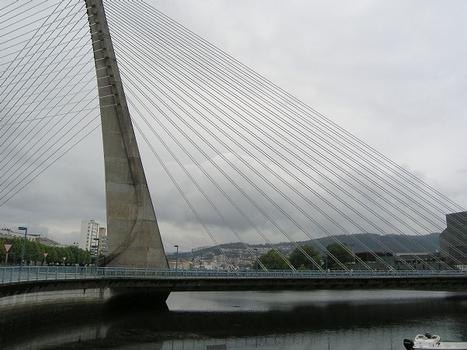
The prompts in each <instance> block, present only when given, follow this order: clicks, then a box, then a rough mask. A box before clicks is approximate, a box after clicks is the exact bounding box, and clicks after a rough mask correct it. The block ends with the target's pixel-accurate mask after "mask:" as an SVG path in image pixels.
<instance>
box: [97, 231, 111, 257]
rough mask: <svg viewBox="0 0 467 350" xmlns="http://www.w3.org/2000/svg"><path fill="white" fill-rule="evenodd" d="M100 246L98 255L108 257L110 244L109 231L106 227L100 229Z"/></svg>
mask: <svg viewBox="0 0 467 350" xmlns="http://www.w3.org/2000/svg"><path fill="white" fill-rule="evenodd" d="M98 235H99V237H98V238H99V245H98V255H99V256H101V255H104V256H107V255H108V254H109V243H108V241H107V230H106V229H105V227H99V234H98Z"/></svg>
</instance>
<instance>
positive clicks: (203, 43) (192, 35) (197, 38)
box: [112, 2, 461, 208]
mask: <svg viewBox="0 0 467 350" xmlns="http://www.w3.org/2000/svg"><path fill="white" fill-rule="evenodd" d="M112 5H116V4H115V3H112ZM143 5H146V8H147V9H148V10H149V11H150V12H152V13H153V14H156V17H159V16H162V17H163V18H164V19H165V20H166V21H168V22H170V23H174V24H175V25H174V24H170V25H171V26H172V28H174V30H175V31H178V32H181V33H182V35H186V33H188V34H189V37H190V40H189V41H188V42H189V43H190V44H191V45H193V43H194V42H196V43H198V44H200V45H197V46H196V47H197V48H198V49H199V48H200V47H204V46H207V47H210V48H212V49H214V51H218V52H220V53H221V55H224V57H227V58H224V57H222V56H220V55H219V54H216V53H215V52H213V53H212V54H213V55H215V56H217V57H219V58H220V59H221V60H224V61H227V60H228V61H231V62H233V63H234V64H235V65H237V67H238V69H237V70H236V71H237V72H238V71H239V70H241V71H243V72H245V70H246V73H245V74H246V75H247V76H249V77H250V79H252V78H251V76H250V74H249V73H251V74H252V75H253V76H256V77H258V78H259V79H260V80H263V81H266V83H269V84H270V85H272V86H273V87H274V88H275V89H276V90H279V92H281V93H283V94H285V95H286V96H288V97H289V99H292V104H293V105H295V104H294V101H295V103H299V104H302V105H304V106H305V108H308V109H310V110H311V111H312V113H315V114H318V115H319V116H321V117H322V118H324V119H327V120H328V118H326V117H325V116H323V115H321V114H320V113H319V112H317V111H315V110H313V109H312V108H311V107H309V106H307V105H305V104H304V103H303V102H301V101H299V100H298V99H296V98H295V97H294V96H292V95H290V94H289V93H287V92H286V91H284V90H283V89H281V88H280V87H278V86H276V85H275V84H273V83H272V82H270V81H269V80H267V79H266V78H265V77H263V76H261V75H260V74H258V73H256V72H255V71H253V70H252V69H251V68H249V67H247V66H246V65H244V64H243V63H241V62H239V61H238V60H236V59H235V58H234V57H232V56H230V55H228V54H227V53H225V52H223V51H222V50H221V49H219V48H218V47H216V46H214V45H212V44H211V43H209V42H208V41H207V40H205V39H203V38H202V37H200V36H198V35H196V34H195V33H193V32H192V31H190V30H189V29H187V28H186V27H184V26H183V25H181V24H180V23H178V22H176V21H174V20H173V19H171V18H170V17H168V16H167V15H165V14H163V13H162V12H160V11H158V10H156V9H155V8H153V7H151V6H149V5H147V4H145V3H144V2H143ZM140 15H141V14H140ZM143 15H146V13H144V14H143ZM178 28H182V29H178ZM186 36H187V37H188V35H186ZM263 87H264V88H267V89H269V90H270V91H272V93H274V94H278V92H277V91H275V90H273V89H271V88H269V87H268V86H267V84H264V83H263ZM295 106H296V105H295ZM302 111H303V110H302ZM305 113H306V114H308V113H309V112H305ZM311 117H312V118H315V117H313V116H311ZM308 122H309V121H308ZM328 122H330V123H332V124H334V125H335V126H336V127H338V128H340V129H342V132H345V133H348V132H347V131H346V130H345V129H343V128H341V127H339V126H338V125H337V124H335V123H333V122H332V121H330V120H328ZM327 127H328V128H329V126H327ZM348 134H349V135H350V136H351V137H352V138H355V136H353V135H352V134H350V133H348ZM357 140H358V139H357ZM358 141H359V142H363V141H361V140H358ZM366 146H368V145H366ZM368 147H370V146H368ZM370 148H371V147H370ZM376 152H377V151H376ZM380 155H381V156H384V155H382V154H380ZM373 157H374V156H373ZM387 160H389V161H390V159H387ZM378 161H379V160H378ZM391 162H392V161H391ZM392 163H393V165H395V166H397V167H399V168H401V167H400V166H398V165H397V164H395V163H394V162H392ZM401 169H402V170H403V171H405V169H403V168H401ZM405 172H406V171H405ZM408 175H409V177H412V178H415V179H416V180H417V181H419V182H421V183H422V184H423V185H424V186H425V187H429V188H430V189H431V190H433V191H435V192H437V193H438V195H439V196H441V197H442V198H444V199H446V200H448V201H450V202H452V201H451V200H450V199H449V198H447V197H446V196H444V195H443V194H442V193H439V192H438V191H436V190H435V189H433V188H431V187H430V186H429V185H427V184H426V183H424V182H423V181H421V180H420V179H418V178H416V177H415V176H414V175H413V174H410V173H408ZM419 189H421V188H420V187H419ZM421 190H422V191H424V189H421ZM425 193H426V194H427V195H429V196H432V198H435V197H433V195H432V194H430V193H428V192H426V191H425ZM452 203H454V202H452ZM454 205H457V204H455V203H454ZM457 207H458V208H461V207H460V206H458V205H457Z"/></svg>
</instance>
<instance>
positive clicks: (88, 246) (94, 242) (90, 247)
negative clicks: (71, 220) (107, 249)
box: [79, 220, 99, 256]
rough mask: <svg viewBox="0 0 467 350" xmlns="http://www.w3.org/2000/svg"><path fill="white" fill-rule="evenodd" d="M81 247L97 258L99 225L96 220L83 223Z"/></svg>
mask: <svg viewBox="0 0 467 350" xmlns="http://www.w3.org/2000/svg"><path fill="white" fill-rule="evenodd" d="M79 247H80V248H81V249H83V250H87V251H89V252H91V254H92V255H94V256H97V254H98V248H99V223H98V222H96V221H95V220H88V221H86V220H83V221H81V235H80V241H79Z"/></svg>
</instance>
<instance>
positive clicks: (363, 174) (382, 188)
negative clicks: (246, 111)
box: [295, 130, 430, 229]
mask: <svg viewBox="0 0 467 350" xmlns="http://www.w3.org/2000/svg"><path fill="white" fill-rule="evenodd" d="M295 131H298V132H300V130H295ZM316 136H318V137H319V135H316ZM309 140H310V141H312V142H314V143H316V142H315V141H314V140H313V139H309ZM333 155H334V156H336V157H338V156H337V155H335V154H333ZM321 157H323V156H322V155H321ZM338 158H339V157H338ZM339 159H341V160H342V161H343V162H345V159H343V158H339ZM346 164H347V165H349V166H352V165H351V164H349V163H348V162H346ZM336 168H337V169H339V170H340V171H342V169H340V168H339V167H337V166H336ZM352 168H353V170H355V171H357V172H358V173H359V174H360V175H362V176H363V177H365V178H366V180H369V181H372V182H373V183H374V184H375V185H377V186H378V187H379V188H380V189H381V190H383V191H384V192H385V193H387V194H389V195H390V196H392V197H393V198H394V199H397V200H399V201H400V200H401V198H400V197H395V196H394V194H392V193H391V192H389V191H387V190H385V188H384V187H383V186H381V185H379V183H378V182H376V181H374V180H371V179H370V178H369V177H368V176H366V175H365V173H364V172H361V171H358V169H357V168H355V167H354V166H352ZM358 181H359V180H358ZM359 183H360V185H363V186H365V184H364V183H362V182H361V181H359ZM393 188H394V187H393ZM395 189H396V190H397V188H395ZM399 192H400V191H399ZM400 193H401V192H400ZM378 197H379V198H381V199H383V200H384V198H383V197H381V195H379V194H378ZM405 205H406V206H409V207H410V209H412V210H414V211H416V212H417V213H418V214H419V215H423V214H421V213H420V212H419V211H417V210H416V209H415V208H413V207H411V206H410V204H407V203H405ZM396 208H398V207H396ZM405 215H407V213H405ZM424 218H425V219H426V220H430V218H428V217H426V216H425V217H424ZM412 220H414V221H416V220H415V219H414V218H413V217H412ZM425 229H427V228H426V227H425Z"/></svg>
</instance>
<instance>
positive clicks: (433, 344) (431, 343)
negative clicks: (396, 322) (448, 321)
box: [404, 333, 467, 350]
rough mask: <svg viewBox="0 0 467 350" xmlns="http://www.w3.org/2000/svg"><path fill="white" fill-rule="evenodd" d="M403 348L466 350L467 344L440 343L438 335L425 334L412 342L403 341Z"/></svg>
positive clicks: (410, 349)
mask: <svg viewBox="0 0 467 350" xmlns="http://www.w3.org/2000/svg"><path fill="white" fill-rule="evenodd" d="M404 347H405V348H406V349H407V350H423V349H438V350H467V342H457V343H456V342H450V341H441V337H440V336H439V335H432V334H430V333H426V334H419V335H417V336H416V337H415V339H414V340H413V341H412V340H410V339H404Z"/></svg>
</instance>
